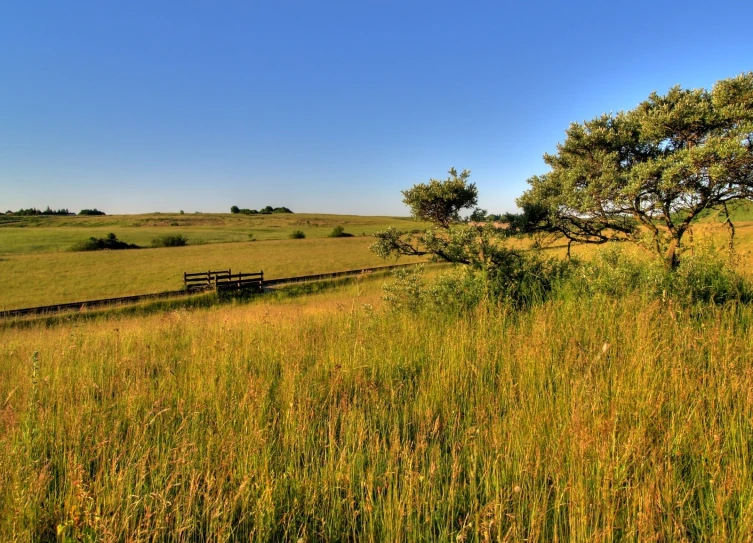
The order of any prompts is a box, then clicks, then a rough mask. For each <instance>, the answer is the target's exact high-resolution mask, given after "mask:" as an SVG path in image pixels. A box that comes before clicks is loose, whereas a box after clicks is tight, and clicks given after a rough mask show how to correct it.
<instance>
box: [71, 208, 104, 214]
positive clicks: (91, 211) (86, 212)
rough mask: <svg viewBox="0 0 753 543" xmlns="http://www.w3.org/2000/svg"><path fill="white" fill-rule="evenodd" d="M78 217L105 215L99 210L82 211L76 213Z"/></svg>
mask: <svg viewBox="0 0 753 543" xmlns="http://www.w3.org/2000/svg"><path fill="white" fill-rule="evenodd" d="M78 214H79V215H105V214H106V213H105V212H104V211H100V210H99V209H82V210H81V211H79V212H78Z"/></svg>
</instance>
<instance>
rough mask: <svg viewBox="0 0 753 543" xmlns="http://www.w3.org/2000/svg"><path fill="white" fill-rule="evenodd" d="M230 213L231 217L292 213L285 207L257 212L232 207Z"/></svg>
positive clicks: (269, 208)
mask: <svg viewBox="0 0 753 543" xmlns="http://www.w3.org/2000/svg"><path fill="white" fill-rule="evenodd" d="M230 213H232V214H233V215H237V214H239V213H240V214H242V215H270V214H272V213H293V212H292V211H291V210H290V209H288V208H287V207H285V206H282V207H272V206H266V207H263V208H262V209H259V210H256V209H247V208H240V207H238V206H232V207H231V208H230Z"/></svg>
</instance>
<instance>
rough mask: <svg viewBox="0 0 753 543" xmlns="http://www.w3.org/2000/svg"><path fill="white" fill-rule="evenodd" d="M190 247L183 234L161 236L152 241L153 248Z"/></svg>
mask: <svg viewBox="0 0 753 543" xmlns="http://www.w3.org/2000/svg"><path fill="white" fill-rule="evenodd" d="M186 245H188V239H186V238H185V237H184V236H182V235H181V234H174V235H167V236H160V237H158V238H155V239H153V240H152V247H184V246H186Z"/></svg>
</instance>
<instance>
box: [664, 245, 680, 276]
mask: <svg viewBox="0 0 753 543" xmlns="http://www.w3.org/2000/svg"><path fill="white" fill-rule="evenodd" d="M679 246H680V239H679V238H677V237H673V238H672V240H671V241H670V242H669V247H667V252H666V253H664V266H666V268H667V269H668V270H676V269H677V266H678V265H679V264H680V260H679V259H678V258H677V247H679Z"/></svg>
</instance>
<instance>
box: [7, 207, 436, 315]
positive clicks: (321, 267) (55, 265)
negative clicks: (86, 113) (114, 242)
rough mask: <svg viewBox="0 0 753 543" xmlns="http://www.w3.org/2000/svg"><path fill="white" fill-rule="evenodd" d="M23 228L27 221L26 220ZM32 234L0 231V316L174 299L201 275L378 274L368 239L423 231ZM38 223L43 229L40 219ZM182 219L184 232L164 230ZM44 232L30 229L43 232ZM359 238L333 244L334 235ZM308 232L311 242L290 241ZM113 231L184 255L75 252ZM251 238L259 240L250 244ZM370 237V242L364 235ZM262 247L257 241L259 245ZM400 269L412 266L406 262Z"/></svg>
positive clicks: (130, 220) (323, 222)
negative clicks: (183, 242)
mask: <svg viewBox="0 0 753 543" xmlns="http://www.w3.org/2000/svg"><path fill="white" fill-rule="evenodd" d="M19 219H26V217H21V218H19ZM29 219H30V220H27V221H24V220H21V221H20V222H21V224H25V225H26V226H21V227H19V226H13V224H15V223H7V224H6V226H5V227H0V275H1V276H2V277H3V278H4V281H3V289H2V290H0V309H14V308H19V307H31V306H39V305H51V304H56V303H65V302H75V301H85V300H91V299H97V298H109V297H117V296H128V295H133V294H148V293H154V292H162V291H167V290H177V289H180V288H182V286H183V273H184V272H195V271H204V270H217V269H219V270H226V269H231V270H232V271H234V272H236V273H237V272H255V271H264V274H265V277H267V278H269V279H271V278H276V277H290V276H296V275H307V274H315V273H325V272H329V271H340V270H348V269H357V268H363V267H372V266H380V265H384V264H386V263H385V262H384V261H382V260H381V259H379V258H378V257H377V256H376V255H374V254H373V253H371V252H370V251H369V245H370V244H371V243H372V241H373V239H372V238H371V236H369V235H368V234H369V233H373V232H374V231H376V230H380V229H384V228H387V227H388V226H390V225H398V226H400V227H402V228H410V229H412V228H417V227H420V226H421V225H422V224H421V223H416V222H415V221H411V220H408V219H390V218H388V217H354V216H339V215H256V216H246V215H242V216H240V217H238V216H236V215H230V214H226V215H203V214H202V215H177V214H176V215H170V216H167V218H166V216H165V215H162V214H159V215H149V216H138V215H137V216H123V217H108V216H106V217H44V218H41V219H39V218H38V217H30V218H29ZM37 219H39V220H37ZM173 220H183V224H184V226H183V227H180V228H178V227H163V226H159V224H160V223H161V221H173ZM37 224H38V226H30V225H37ZM338 225H341V226H344V228H345V232H346V233H352V234H353V236H352V237H342V238H331V237H328V236H329V234H330V233H331V232H332V230H333V228H334V227H335V226H338ZM293 230H303V232H304V233H305V234H306V238H305V239H289V235H290V232H292V231H293ZM109 232H113V233H114V234H116V236H117V237H118V238H119V239H121V240H124V241H127V242H128V243H135V244H137V245H143V246H146V247H148V246H149V245H150V244H151V241H152V240H153V239H154V238H156V237H158V236H161V235H165V234H182V235H184V236H185V237H186V238H188V245H187V246H185V247H167V248H145V249H138V250H136V249H134V250H121V251H90V252H72V251H69V250H67V249H69V248H70V247H71V246H72V245H73V244H74V243H76V242H78V241H82V240H85V239H88V238H89V237H91V236H94V237H104V236H106V235H107V233H109ZM249 234H253V241H251V240H250V237H249ZM364 234H366V235H364ZM257 240H258V241H257ZM401 262H411V259H403V260H401Z"/></svg>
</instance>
